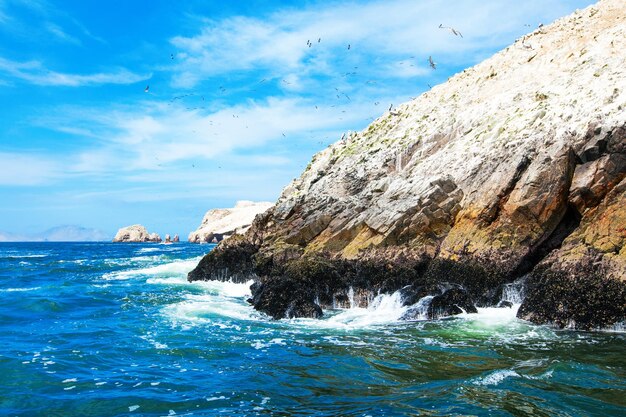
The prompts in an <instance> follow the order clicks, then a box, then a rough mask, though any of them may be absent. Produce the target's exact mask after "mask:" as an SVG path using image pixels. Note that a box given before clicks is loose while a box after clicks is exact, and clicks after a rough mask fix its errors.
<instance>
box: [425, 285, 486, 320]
mask: <svg viewBox="0 0 626 417" xmlns="http://www.w3.org/2000/svg"><path fill="white" fill-rule="evenodd" d="M428 313H429V318H433V319H434V318H439V317H446V316H454V315H456V314H461V313H478V310H476V306H474V303H473V301H472V299H471V297H470V295H469V294H468V292H467V291H465V290H464V289H462V288H459V287H455V288H450V289H449V290H447V291H445V292H444V293H443V294H441V295H437V296H435V297H434V298H433V299H432V301H431V302H430V307H429V308H428Z"/></svg>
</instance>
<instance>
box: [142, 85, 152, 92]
mask: <svg viewBox="0 0 626 417" xmlns="http://www.w3.org/2000/svg"><path fill="white" fill-rule="evenodd" d="M148 91H150V86H149V85H147V86H146V88H144V89H143V92H144V93H147V92H148Z"/></svg>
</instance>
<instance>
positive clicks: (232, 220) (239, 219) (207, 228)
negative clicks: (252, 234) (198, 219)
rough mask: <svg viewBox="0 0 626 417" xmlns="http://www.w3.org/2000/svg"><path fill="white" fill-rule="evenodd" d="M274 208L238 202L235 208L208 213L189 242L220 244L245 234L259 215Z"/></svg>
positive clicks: (263, 204) (269, 205) (190, 235)
mask: <svg viewBox="0 0 626 417" xmlns="http://www.w3.org/2000/svg"><path fill="white" fill-rule="evenodd" d="M272 206H273V203H268V202H253V201H238V202H237V204H236V205H235V207H233V208H228V209H212V210H209V211H207V213H206V214H205V215H204V218H203V219H202V223H201V224H200V227H199V228H198V229H197V230H196V231H194V232H191V233H190V234H189V238H188V240H189V242H192V243H200V242H207V243H210V242H219V241H221V240H222V239H225V238H227V237H229V236H231V235H233V234H235V233H240V234H241V233H245V232H246V230H248V228H249V227H250V225H251V224H252V221H253V220H254V217H255V216H256V215H257V214H260V213H263V212H264V211H266V210H267V209H269V208H270V207H272Z"/></svg>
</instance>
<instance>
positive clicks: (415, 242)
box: [190, 0, 626, 328]
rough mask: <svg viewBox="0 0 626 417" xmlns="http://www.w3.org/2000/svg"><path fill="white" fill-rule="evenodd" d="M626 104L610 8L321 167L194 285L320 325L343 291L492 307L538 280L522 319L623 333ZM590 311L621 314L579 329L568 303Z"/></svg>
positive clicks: (473, 75) (556, 26)
mask: <svg viewBox="0 0 626 417" xmlns="http://www.w3.org/2000/svg"><path fill="white" fill-rule="evenodd" d="M625 91H626V3H624V2H623V1H621V0H603V1H601V2H600V3H598V4H597V5H596V6H592V7H589V8H587V9H585V10H582V11H579V12H576V13H574V14H573V15H571V16H568V17H565V18H563V19H560V20H558V21H557V22H555V23H553V24H551V25H549V26H544V27H541V28H539V29H537V30H536V31H534V32H532V33H531V34H529V35H527V36H525V37H524V38H523V39H520V40H519V41H517V42H516V43H515V44H513V45H511V46H510V47H508V48H506V49H504V50H503V51H501V52H499V53H497V54H496V55H495V56H493V57H492V58H490V59H488V60H486V61H484V62H483V63H481V64H479V65H477V66H475V67H473V68H471V69H468V70H465V71H463V72H462V73H459V74H457V75H455V76H454V77H452V78H450V79H449V80H448V82H446V83H444V84H442V85H440V86H437V87H435V88H433V89H432V90H431V91H429V92H426V93H424V94H422V95H421V96H420V97H418V98H417V99H415V100H413V101H411V102H408V103H405V104H403V105H400V106H398V107H397V109H395V110H392V111H390V112H387V113H385V114H384V115H383V116H382V117H380V118H379V119H378V120H376V121H375V122H374V123H372V124H371V125H370V126H369V127H368V128H367V129H365V130H364V131H362V132H359V133H353V134H350V135H348V136H347V137H346V138H344V139H343V140H341V141H339V142H337V143H335V144H334V145H332V146H330V147H329V148H327V149H325V150H324V151H322V152H320V153H318V154H317V155H315V156H314V157H313V160H312V161H311V163H310V165H309V167H308V168H307V169H306V171H305V172H304V173H303V174H302V175H301V177H300V178H298V179H296V180H294V181H293V182H292V183H291V184H289V185H288V186H287V187H286V188H285V189H284V191H283V193H282V195H281V196H280V198H279V200H278V202H277V203H276V205H275V207H274V208H273V209H271V210H270V211H269V212H267V213H266V214H264V215H263V216H261V217H258V218H257V220H256V221H255V223H254V224H253V226H252V228H251V229H250V230H249V231H248V232H247V233H246V235H245V236H244V237H241V238H239V239H238V240H237V241H236V242H235V241H233V242H229V245H223V246H221V247H218V248H217V250H216V251H214V252H213V253H211V254H209V255H207V257H206V258H205V259H203V261H202V262H201V263H200V265H199V266H198V268H196V270H194V271H192V272H191V273H190V279H192V280H193V279H219V278H222V279H223V278H224V277H235V278H237V277H242V278H243V277H249V276H253V277H257V280H258V284H257V286H256V287H255V291H254V294H255V297H256V299H254V298H253V300H252V301H253V303H255V306H257V308H260V309H261V310H263V311H269V312H270V314H272V315H273V316H275V317H281V314H282V316H284V315H285V314H283V313H285V311H287V310H288V311H287V313H289V314H287V315H288V316H290V315H291V316H297V315H309V316H311V315H312V316H315V315H317V314H318V313H317V312H316V313H313V311H317V310H316V309H315V308H314V307H315V306H319V304H321V305H322V306H324V305H327V304H332V305H337V300H338V298H337V297H339V298H341V297H340V296H341V294H343V292H345V291H346V289H347V288H348V287H352V288H353V290H354V288H357V289H361V290H362V293H363V294H364V295H363V300H362V302H363V304H367V299H368V297H369V295H368V294H370V295H371V293H372V292H375V291H380V290H386V291H393V290H397V289H399V288H401V287H402V286H405V285H410V286H411V288H413V289H414V290H416V289H417V288H421V289H423V288H425V287H428V286H429V285H431V286H432V285H436V284H437V283H439V284H440V283H441V282H453V283H458V284H462V285H463V286H464V287H465V288H466V290H467V291H468V293H469V295H470V296H471V297H473V300H474V302H475V303H478V304H490V303H493V302H495V301H497V300H496V298H497V294H498V291H501V285H502V284H503V283H506V282H510V281H513V280H515V279H517V278H519V277H522V276H528V277H529V289H530V291H529V297H527V299H526V301H525V303H524V305H523V306H522V308H521V309H520V314H521V315H522V317H524V318H527V319H531V320H534V321H537V322H555V323H557V324H559V325H570V326H572V325H575V326H577V327H581V328H586V327H594V326H599V325H607V324H610V323H612V322H615V321H619V320H623V319H624V316H625V315H626V311H625V309H626V307H625V306H626V292H625V291H624V286H625V285H626V284H625V283H624V280H625V279H626V249H624V248H625V245H624V243H625V240H626V231H625V230H624V227H625V225H626V221H625V220H626V204H624V203H625V199H626V197H625V189H626V185H625V181H626V180H625V179H624V178H625V176H626V92H625ZM296 262H300V267H301V270H304V271H309V272H310V274H308V275H306V276H304V277H303V276H301V275H302V273H296V272H295V268H293V267H291V265H295V263H296ZM320 265H321V266H320ZM581 265H582V266H585V268H584V269H582V268H581ZM589 265H592V266H589ZM318 269H319V270H318ZM599 269H601V272H597V273H596V272H595V271H596V270H599ZM315 271H318V272H319V274H317V272H315ZM584 271H587V272H584ZM590 271H591V272H592V273H589V272H590ZM307 273H308V272H307ZM328 274H330V275H331V277H330V278H329V276H328ZM318 275H319V276H318ZM333 277H334V278H333ZM550 277H552V278H550ZM555 277H558V279H557V278H555ZM607 280H608V281H607ZM292 281H293V282H292ZM556 281H559V282H561V284H559V285H561V286H563V285H564V286H566V287H567V286H572V287H576V288H578V290H576V291H575V292H576V294H577V295H576V296H575V297H574V296H572V295H564V293H562V292H559V291H558V290H556V289H554V288H553V290H554V291H552V292H553V293H554V297H555V299H554V300H553V301H556V302H560V303H561V304H562V306H563V308H562V312H561V313H560V315H558V317H557V315H554V314H550V312H549V311H546V308H544V307H542V303H541V293H542V291H543V290H544V289H546V290H547V289H548V287H549V286H550V285H552V284H551V283H554V282H556ZM588 281H589V282H591V281H593V284H589V282H588ZM286 282H287V283H291V284H290V285H291V286H288V287H289V288H292V287H293V288H296V289H297V290H293V291H292V293H293V294H295V295H293V297H292V299H290V300H285V301H284V302H283V304H284V307H285V308H278V309H277V310H276V311H270V310H268V309H267V308H264V307H263V305H265V304H267V302H266V301H267V300H265V299H262V298H263V297H266V298H267V297H270V298H271V297H275V296H274V295H272V294H274V293H275V292H276V293H277V292H279V290H278V288H279V287H280V285H279V284H280V283H282V284H285V283H286ZM302 282H306V283H308V287H309V288H310V290H307V291H304V290H302V285H300V284H301V283H302ZM282 284H281V285H282ZM292 284H293V285H292ZM607 285H615V286H616V287H615V288H618V289H620V290H619V291H612V293H609V292H607V291H604V290H603V288H608V287H607ZM273 288H276V290H275V291H274V290H273ZM280 288H282V287H280ZM555 288H556V287H555ZM594 291H595V292H594ZM440 292H441V290H440ZM418 293H419V291H418ZM592 293H593V294H592ZM264 294H265V295H264ZM560 294H562V295H560ZM590 296H591V297H600V298H601V302H600V304H599V307H598V308H604V307H602V306H608V305H610V304H612V305H614V306H615V305H617V311H613V313H611V314H609V315H608V316H610V318H609V319H606V320H596V319H591V318H582V319H581V318H579V317H574V315H573V311H572V309H573V308H574V304H572V305H571V306H570V305H569V304H568V301H567V300H566V298H567V297H570V298H572V297H574V298H576V297H577V298H576V299H577V300H578V301H576V303H575V305H576V306H580V305H584V300H585V297H590ZM494 297H495V298H494ZM559 297H561V298H563V299H562V300H561V299H559ZM581 303H582V304H581ZM613 310H614V308H613ZM598 314H599V315H604V316H607V315H606V314H605V313H601V312H600V313H598ZM598 314H596V315H595V316H594V317H597V316H598ZM608 316H607V317H608ZM574 322H575V323H574Z"/></svg>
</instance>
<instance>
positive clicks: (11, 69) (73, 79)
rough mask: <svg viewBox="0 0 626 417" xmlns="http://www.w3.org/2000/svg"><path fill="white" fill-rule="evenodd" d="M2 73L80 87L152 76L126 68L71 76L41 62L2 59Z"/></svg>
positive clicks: (42, 83) (124, 82) (145, 78)
mask: <svg viewBox="0 0 626 417" xmlns="http://www.w3.org/2000/svg"><path fill="white" fill-rule="evenodd" d="M0 73H4V74H5V75H6V76H8V77H10V78H13V79H17V80H21V81H25V82H28V83H30V84H35V85H42V86H66V87H80V86H85V85H100V84H133V83H136V82H139V81H143V80H147V79H149V78H150V77H151V76H152V74H137V73H134V72H131V71H129V70H127V69H125V68H115V69H114V70H113V71H111V72H99V73H94V74H69V73H62V72H57V71H52V70H49V69H47V68H45V67H44V66H43V64H42V63H41V62H39V61H26V62H18V61H12V60H8V59H5V58H1V57H0Z"/></svg>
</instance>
